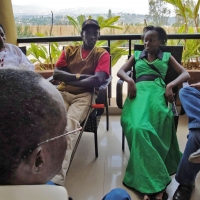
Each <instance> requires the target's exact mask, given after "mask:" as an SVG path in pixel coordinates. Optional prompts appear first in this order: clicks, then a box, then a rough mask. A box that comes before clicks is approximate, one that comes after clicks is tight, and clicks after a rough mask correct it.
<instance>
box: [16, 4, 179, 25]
mask: <svg viewBox="0 0 200 200" xmlns="http://www.w3.org/2000/svg"><path fill="white" fill-rule="evenodd" d="M51 11H52V12H53V14H54V24H55V25H67V24H68V21H67V19H66V17H65V16H66V15H69V16H72V17H77V16H78V15H80V14H82V15H85V16H89V15H91V16H92V17H93V18H96V17H97V16H99V15H101V16H103V17H105V18H106V17H107V15H108V10H107V8H104V7H98V8H96V7H93V8H91V7H90V8H78V7H77V8H69V9H63V10H51V9H49V8H45V7H39V6H20V5H13V12H14V16H15V22H16V24H20V25H50V24H51ZM111 11H112V15H113V16H115V15H118V16H120V20H119V23H122V24H124V23H125V24H136V25H137V24H143V23H144V19H146V18H147V17H146V15H142V14H141V15H140V14H134V13H132V12H131V9H129V10H128V11H127V9H126V10H125V9H124V10H123V8H122V9H118V8H113V9H111ZM174 21H175V18H174V17H169V20H168V25H172V24H173V23H174Z"/></svg>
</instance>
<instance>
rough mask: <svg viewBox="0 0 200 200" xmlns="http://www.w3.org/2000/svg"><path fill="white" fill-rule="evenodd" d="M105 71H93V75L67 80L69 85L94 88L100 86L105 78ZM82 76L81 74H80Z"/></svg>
mask: <svg viewBox="0 0 200 200" xmlns="http://www.w3.org/2000/svg"><path fill="white" fill-rule="evenodd" d="M106 75H107V74H106V72H103V71H99V72H95V74H94V75H91V76H90V77H88V78H85V79H81V80H80V79H79V80H76V81H70V82H67V83H68V84H69V85H73V86H77V87H85V88H94V87H100V86H101V85H102V84H103V83H104V82H105V80H106ZM81 76H82V75H81Z"/></svg>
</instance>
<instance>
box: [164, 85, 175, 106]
mask: <svg viewBox="0 0 200 200" xmlns="http://www.w3.org/2000/svg"><path fill="white" fill-rule="evenodd" d="M165 98H166V101H169V102H170V103H172V102H173V101H174V94H173V91H172V86H171V85H170V84H168V85H167V86H166V89H165Z"/></svg>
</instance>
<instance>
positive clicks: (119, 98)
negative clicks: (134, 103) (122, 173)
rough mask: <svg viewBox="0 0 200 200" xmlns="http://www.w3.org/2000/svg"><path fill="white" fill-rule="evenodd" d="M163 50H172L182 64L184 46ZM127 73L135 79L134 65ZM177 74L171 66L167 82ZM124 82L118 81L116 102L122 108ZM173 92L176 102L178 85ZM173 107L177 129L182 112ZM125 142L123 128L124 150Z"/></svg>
mask: <svg viewBox="0 0 200 200" xmlns="http://www.w3.org/2000/svg"><path fill="white" fill-rule="evenodd" d="M134 50H139V51H143V50H144V45H134ZM161 50H162V51H163V52H170V53H171V54H172V56H173V57H174V58H175V59H176V60H177V62H178V63H180V64H181V58H182V52H183V46H162V47H161ZM127 74H128V75H129V76H130V77H133V79H135V78H134V65H133V67H132V71H128V72H127ZM177 76H178V74H177V73H176V71H175V70H174V69H173V68H172V67H170V66H169V68H168V71H167V74H166V77H165V83H166V84H167V83H169V82H171V81H173V80H174V79H175V78H176V77H177ZM123 82H124V81H123V80H122V79H119V80H118V82H117V87H116V94H117V95H116V103H117V106H118V107H119V108H120V109H122V108H123ZM173 93H174V99H175V102H176V99H177V96H178V86H177V87H174V88H173ZM173 108H174V112H176V114H174V125H175V128H176V130H177V126H178V119H179V115H180V114H179V113H178V112H177V111H176V107H175V104H174V105H173ZM181 114H182V113H181ZM124 144H125V136H124V132H123V130H122V150H123V151H124V148H125V145H124Z"/></svg>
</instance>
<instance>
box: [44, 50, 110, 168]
mask: <svg viewBox="0 0 200 200" xmlns="http://www.w3.org/2000/svg"><path fill="white" fill-rule="evenodd" d="M103 48H105V49H106V50H107V51H108V52H110V49H109V47H103ZM110 64H111V63H110ZM110 68H111V65H110ZM48 80H49V81H50V82H51V83H52V84H54V85H58V84H59V82H58V81H54V80H53V76H51V77H50V78H48ZM111 80H112V76H109V78H108V79H107V80H106V81H105V83H104V84H103V85H102V86H101V87H100V88H94V90H96V91H95V92H97V93H98V95H97V99H96V104H93V105H91V110H90V111H91V112H89V113H88V116H87V117H86V119H85V120H84V121H83V122H82V124H81V126H82V127H83V129H82V131H81V132H80V134H79V137H78V139H77V142H76V144H75V147H74V149H73V152H72V155H71V159H70V164H71V162H72V160H73V157H74V155H75V152H76V149H77V147H78V144H79V142H80V139H81V137H82V134H83V132H84V131H85V132H93V133H94V144H95V156H96V157H98V135H97V129H98V125H99V122H100V119H101V115H102V114H103V113H104V108H105V109H106V130H109V113H108V106H109V103H108V102H109V99H108V98H109V97H108V90H109V89H108V88H109V85H110V84H111Z"/></svg>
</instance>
